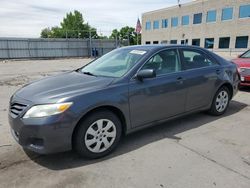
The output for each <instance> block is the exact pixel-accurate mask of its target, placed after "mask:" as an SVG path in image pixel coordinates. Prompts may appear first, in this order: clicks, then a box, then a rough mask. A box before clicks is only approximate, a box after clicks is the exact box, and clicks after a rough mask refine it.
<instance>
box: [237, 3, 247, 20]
mask: <svg viewBox="0 0 250 188" xmlns="http://www.w3.org/2000/svg"><path fill="white" fill-rule="evenodd" d="M247 6H249V9H250V4H246V5H240V7H239V18H240V19H246V18H250V13H249V15H248V16H246V17H241V12H240V11H241V8H243V7H247Z"/></svg>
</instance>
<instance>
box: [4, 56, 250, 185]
mask: <svg viewBox="0 0 250 188" xmlns="http://www.w3.org/2000/svg"><path fill="white" fill-rule="evenodd" d="M89 61H90V60H89V59H61V60H33V61H32V60H30V61H0V187H8V188H10V187H25V188H26V187H86V188H91V187H102V188H118V187H119V188H123V187H124V188H137V187H138V188H154V187H159V188H164V187H165V188H169V187H179V188H184V187H185V188H196V187H197V188H201V187H202V188H206V187H209V188H211V187H223V188H236V187H237V188H241V187H242V188H243V187H245V188H249V187H250V106H249V105H250V89H246V88H245V89H243V90H242V91H240V92H239V93H238V94H237V95H236V97H235V98H234V99H233V101H232V102H231V104H230V107H229V109H228V111H227V113H226V114H225V115H223V116H221V117H213V116H210V115H208V114H206V113H198V114H193V115H189V116H187V117H183V118H181V119H177V120H173V121H170V122H166V123H164V124H161V125H158V126H155V127H152V128H148V129H144V130H142V131H140V132H136V133H134V134H131V135H128V136H126V137H124V138H123V139H122V141H121V144H120V145H119V146H118V148H117V150H116V151H115V152H114V153H112V154H111V155H109V156H107V157H105V158H102V159H98V160H85V159H81V158H80V157H79V156H78V155H76V154H75V153H73V152H65V153H59V154H53V155H47V156H46V155H38V154H35V153H32V152H28V151H24V150H23V149H22V148H21V147H20V146H19V145H18V144H17V143H16V142H15V141H14V139H13V138H12V136H11V134H10V131H9V125H8V102H9V98H10V96H11V95H12V94H13V93H14V92H15V91H16V90H17V89H18V88H20V87H21V86H23V85H25V84H26V83H28V82H30V81H33V80H36V79H40V78H42V77H45V76H49V75H54V74H58V73H60V72H64V71H68V70H73V69H75V68H78V67H81V66H83V65H84V64H86V63H88V62H89Z"/></svg>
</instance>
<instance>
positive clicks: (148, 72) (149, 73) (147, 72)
mask: <svg viewBox="0 0 250 188" xmlns="http://www.w3.org/2000/svg"><path fill="white" fill-rule="evenodd" d="M136 77H137V79H138V80H140V81H142V80H143V79H145V78H154V77H156V72H155V70H154V69H144V70H140V71H139V72H138V73H137V75H136Z"/></svg>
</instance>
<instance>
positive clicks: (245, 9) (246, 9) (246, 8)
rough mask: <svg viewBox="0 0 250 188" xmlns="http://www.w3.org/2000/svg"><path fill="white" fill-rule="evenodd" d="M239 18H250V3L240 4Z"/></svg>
mask: <svg viewBox="0 0 250 188" xmlns="http://www.w3.org/2000/svg"><path fill="white" fill-rule="evenodd" d="M239 17H240V18H250V4H249V5H242V6H240V15H239Z"/></svg>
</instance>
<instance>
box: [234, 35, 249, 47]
mask: <svg viewBox="0 0 250 188" xmlns="http://www.w3.org/2000/svg"><path fill="white" fill-rule="evenodd" d="M239 38H247V41H246V47H243V48H247V47H248V42H249V36H247V35H246V36H236V38H235V46H234V47H235V48H236V49H240V48H241V47H238V46H237V39H239Z"/></svg>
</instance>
